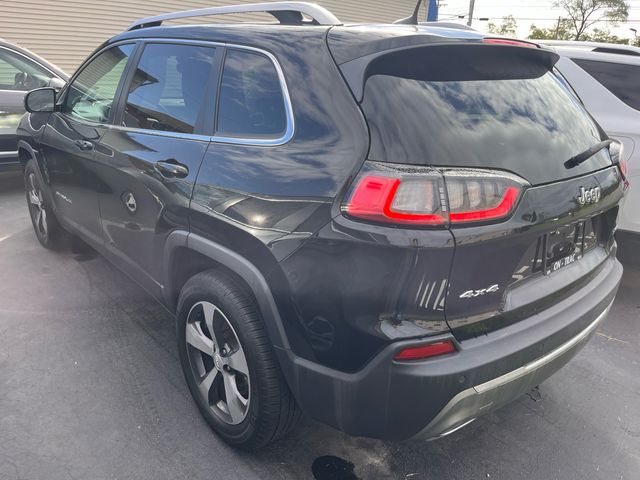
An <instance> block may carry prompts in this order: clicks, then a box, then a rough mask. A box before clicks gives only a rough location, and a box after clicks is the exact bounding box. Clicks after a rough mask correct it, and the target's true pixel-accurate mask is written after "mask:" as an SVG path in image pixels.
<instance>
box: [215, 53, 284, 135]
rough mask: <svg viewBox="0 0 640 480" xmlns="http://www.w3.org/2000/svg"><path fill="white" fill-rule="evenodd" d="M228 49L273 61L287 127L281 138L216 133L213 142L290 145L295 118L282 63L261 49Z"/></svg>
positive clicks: (222, 70)
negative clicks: (257, 55) (247, 52)
mask: <svg viewBox="0 0 640 480" xmlns="http://www.w3.org/2000/svg"><path fill="white" fill-rule="evenodd" d="M227 48H231V49H233V50H246V51H249V52H254V53H258V54H260V55H264V56H265V57H267V58H268V59H269V60H270V61H271V63H272V64H273V66H274V67H275V69H276V74H277V75H278V79H279V81H280V91H281V92H282V99H283V100H284V110H285V115H286V117H287V126H286V129H285V131H284V133H283V134H282V136H280V137H273V138H256V137H229V136H224V135H216V134H215V133H214V135H213V136H212V137H211V141H212V142H218V143H231V144H235V145H254V146H278V145H284V144H285V143H289V142H290V141H291V139H292V138H293V136H294V134H295V119H294V116H293V107H292V105H291V97H290V95H289V88H288V87H287V81H286V79H285V77H284V72H283V71H282V67H281V66H280V63H279V62H278V60H277V59H276V57H275V56H273V54H271V53H270V52H267V51H266V50H263V49H261V48H256V47H248V46H245V45H232V44H228V45H227ZM223 74H224V64H223V65H222V69H221V73H220V75H223ZM219 105H220V101H219V99H218V105H216V107H218V106H219ZM216 112H217V108H216Z"/></svg>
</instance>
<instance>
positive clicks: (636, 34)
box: [629, 28, 638, 38]
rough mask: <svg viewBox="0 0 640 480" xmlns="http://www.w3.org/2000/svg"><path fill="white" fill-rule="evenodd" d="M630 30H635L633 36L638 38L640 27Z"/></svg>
mask: <svg viewBox="0 0 640 480" xmlns="http://www.w3.org/2000/svg"><path fill="white" fill-rule="evenodd" d="M629 30H631V31H632V32H633V38H638V29H637V28H630V29H629Z"/></svg>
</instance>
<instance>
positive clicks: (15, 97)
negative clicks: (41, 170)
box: [0, 38, 69, 172]
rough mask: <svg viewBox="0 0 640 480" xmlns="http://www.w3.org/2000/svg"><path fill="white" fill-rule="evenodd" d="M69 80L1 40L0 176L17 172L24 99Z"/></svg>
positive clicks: (29, 54)
mask: <svg viewBox="0 0 640 480" xmlns="http://www.w3.org/2000/svg"><path fill="white" fill-rule="evenodd" d="M68 78H69V76H68V75H67V74H66V73H65V72H63V71H62V70H60V69H59V68H58V67H56V66H55V65H53V64H51V63H49V62H47V61H46V60H44V59H42V58H40V57H39V56H37V55H36V54H34V53H33V52H30V51H29V50H26V49H24V48H20V47H18V46H17V45H13V44H11V43H9V42H6V41H4V40H2V39H1V38H0V172H2V171H4V170H8V169H14V168H17V167H18V166H19V165H20V164H19V163H18V144H17V140H16V127H17V126H18V123H19V122H20V119H21V118H22V116H23V115H24V113H25V110H24V96H25V95H26V93H27V92H28V91H29V90H33V89H34V88H39V87H46V86H49V87H54V88H60V87H62V86H63V85H64V84H65V82H66V81H67V80H68Z"/></svg>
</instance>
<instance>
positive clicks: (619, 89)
mask: <svg viewBox="0 0 640 480" xmlns="http://www.w3.org/2000/svg"><path fill="white" fill-rule="evenodd" d="M572 60H573V61H574V62H575V63H577V64H578V65H579V66H580V67H582V68H583V69H584V70H585V71H586V72H587V73H588V74H589V75H591V76H592V77H593V78H595V79H596V80H597V81H598V82H600V83H601V84H602V85H604V86H605V87H606V88H607V90H609V91H610V92H611V93H613V94H614V95H615V96H616V97H618V98H619V99H620V100H622V101H623V102H624V103H626V104H627V105H629V106H630V107H631V108H635V109H636V110H640V81H639V80H638V79H640V65H625V64H623V63H611V62H598V61H593V60H583V59H581V58H572Z"/></svg>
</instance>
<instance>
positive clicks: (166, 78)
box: [123, 43, 216, 133]
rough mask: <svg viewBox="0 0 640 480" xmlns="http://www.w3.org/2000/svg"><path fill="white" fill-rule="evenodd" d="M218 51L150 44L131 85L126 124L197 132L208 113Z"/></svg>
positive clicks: (196, 47) (172, 130)
mask: <svg viewBox="0 0 640 480" xmlns="http://www.w3.org/2000/svg"><path fill="white" fill-rule="evenodd" d="M215 52H216V49H215V48H214V47H204V46H198V45H174V44H165V43H157V44H148V45H146V46H145V48H144V51H143V52H142V56H141V57H140V61H139V62H138V65H137V68H136V70H135V72H134V74H133V78H132V81H131V83H130V85H129V91H128V94H127V100H126V105H125V109H124V119H123V125H124V126H126V127H131V128H142V129H146V130H159V131H165V132H177V133H194V132H195V131H196V126H197V125H198V123H199V122H201V121H203V118H202V115H204V112H205V110H206V109H205V108H204V105H205V99H206V95H207V84H208V82H209V79H210V75H211V71H212V66H213V63H214V57H215Z"/></svg>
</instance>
